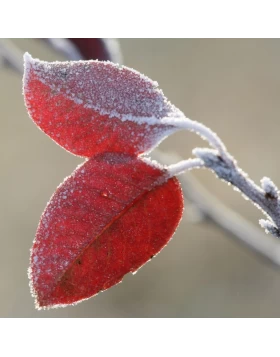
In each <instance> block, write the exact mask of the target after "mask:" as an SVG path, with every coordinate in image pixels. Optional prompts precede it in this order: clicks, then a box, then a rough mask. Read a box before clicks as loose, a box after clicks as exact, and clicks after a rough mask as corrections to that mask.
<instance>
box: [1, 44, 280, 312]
mask: <svg viewBox="0 0 280 357" xmlns="http://www.w3.org/2000/svg"><path fill="white" fill-rule="evenodd" d="M12 41H13V43H14V44H16V45H17V46H18V47H19V48H20V49H21V50H22V51H23V52H25V51H28V52H30V53H31V54H32V56H33V57H38V58H40V59H42V60H50V61H52V60H63V59H64V58H65V57H63V55H62V54H60V53H58V52H56V51H55V50H54V49H52V48H51V47H50V46H49V45H48V44H47V43H46V42H44V41H39V40H35V39H18V40H15V39H13V40H12ZM119 43H120V47H121V50H122V54H123V63H124V64H125V65H126V66H129V67H132V68H134V69H136V70H138V71H140V72H142V73H144V74H146V75H147V76H149V77H150V78H151V79H153V80H156V81H158V83H159V86H160V88H161V89H162V90H163V91H164V94H165V95H166V96H167V97H168V99H169V100H170V101H171V102H172V103H173V104H174V105H176V106H177V107H178V108H180V109H181V110H182V111H183V112H184V113H185V114H186V116H188V117H190V118H192V119H194V120H198V121H200V122H202V123H204V124H205V125H207V126H209V127H210V128H211V129H212V130H214V131H216V132H217V133H218V134H219V136H220V137H221V138H222V139H223V141H224V142H225V143H226V145H227V148H228V150H229V152H230V153H231V154H232V155H234V157H235V158H236V159H237V160H238V163H239V165H240V167H242V168H243V170H244V171H246V172H248V173H249V175H250V177H251V178H252V179H253V180H255V181H256V182H257V183H258V182H259V180H260V179H261V178H262V177H263V176H268V177H271V179H272V180H274V182H275V183H276V184H278V186H279V185H280V169H279V167H278V166H279V165H278V157H279V151H280V150H279V148H278V145H279V130H280V119H279V118H280V101H279V93H280V70H279V63H280V40H274V39H273V40H272V39H271V40H270V39H121V40H119ZM0 104H1V105H0V118H1V119H0V155H1V186H0V190H1V192H0V195H1V196H0V197H1V200H0V217H1V233H2V234H1V239H0V250H1V253H2V254H1V259H0V281H1V284H0V317H280V304H279V301H280V270H277V269H276V268H274V267H273V266H272V265H270V264H267V263H266V262H265V261H263V260H261V259H260V258H259V257H257V256H255V255H254V254H253V253H252V252H250V251H249V250H247V249H246V248H244V247H243V246H241V245H239V244H237V243H236V242H235V241H233V240H232V239H230V237H229V236H228V235H227V234H225V233H224V232H223V231H222V230H221V229H220V228H219V227H217V226H215V225H213V224H211V223H207V222H200V223H197V224H195V223H194V222H192V221H191V220H190V219H189V218H188V212H189V210H188V202H186V209H185V214H184V218H183V220H182V222H181V224H180V226H179V228H178V230H177V231H176V234H175V235H174V237H173V239H172V241H171V242H170V243H169V244H168V245H167V247H165V248H164V250H163V251H162V252H161V253H160V254H159V255H158V256H157V257H156V258H155V259H153V260H152V261H151V262H149V263H148V264H146V265H145V266H144V267H143V268H141V269H140V270H139V271H138V272H137V274H136V275H134V276H132V275H131V274H128V275H127V276H126V277H125V278H124V280H123V282H122V283H121V284H119V285H117V286H115V287H113V288H111V289H109V290H107V291H105V292H104V293H101V294H99V295H98V296H96V297H94V298H92V299H89V300H87V301H84V302H82V303H80V304H78V305H76V306H73V307H72V306H71V307H67V308H60V309H55V310H48V311H37V310H35V308H34V301H33V298H32V297H31V295H30V291H29V285H28V278H27V268H28V265H29V253H30V252H29V249H30V248H31V246H32V241H33V238H34V235H35V232H36V228H37V224H38V222H39V218H40V215H41V213H42V211H43V209H44V208H45V205H46V203H47V201H48V200H49V198H50V196H51V195H52V193H53V192H54V190H55V189H56V187H57V186H58V184H59V183H60V182H61V181H62V180H63V179H64V177H65V176H68V175H69V174H70V173H71V172H72V171H73V170H74V168H75V167H76V166H77V165H78V164H79V163H81V162H82V159H80V158H77V157H74V156H73V155H71V154H69V153H67V152H66V151H64V150H63V149H62V148H60V147H59V146H58V145H56V144H55V143H54V142H53V141H52V140H50V139H49V138H48V137H47V136H46V135H45V134H43V133H42V132H41V131H39V130H38V129H37V128H36V126H35V125H34V124H33V123H32V121H31V120H30V119H29V117H28V115H27V112H26V109H25V106H24V102H23V96H22V78H21V76H20V75H19V74H18V73H17V72H15V71H13V70H12V69H11V68H9V67H7V66H5V67H4V66H2V67H0ZM196 146H207V145H206V144H205V142H203V141H202V140H201V139H200V138H199V137H197V136H196V135H195V134H192V133H188V132H181V133H177V134H174V135H173V136H172V137H170V138H168V139H167V140H166V141H164V142H163V143H162V144H161V145H160V148H161V150H162V151H164V152H166V153H168V152H171V151H175V152H176V153H178V154H179V155H180V156H182V157H183V158H188V157H190V156H191V151H192V149H193V148H194V147H196ZM193 174H194V175H195V177H196V178H197V180H199V181H200V182H201V183H203V185H205V186H206V187H207V188H208V190H209V191H210V192H211V193H213V194H215V195H216V196H217V197H218V198H220V199H221V200H222V201H223V202H225V203H226V204H227V205H228V206H229V207H231V208H232V209H234V210H236V211H238V212H239V213H240V214H242V215H243V216H244V217H246V218H247V219H248V220H250V221H252V222H254V223H255V224H256V226H257V225H258V220H259V219H260V218H263V217H262V214H261V212H260V211H258V210H257V209H256V208H255V207H254V206H253V205H252V204H251V203H249V202H247V201H245V200H244V199H243V198H242V197H241V195H240V194H239V193H237V192H235V191H233V190H232V188H231V187H228V186H227V185H226V184H225V183H223V182H221V181H219V180H217V179H216V178H215V177H214V175H213V174H212V173H211V172H208V171H207V170H201V171H196V172H194V173H193Z"/></svg>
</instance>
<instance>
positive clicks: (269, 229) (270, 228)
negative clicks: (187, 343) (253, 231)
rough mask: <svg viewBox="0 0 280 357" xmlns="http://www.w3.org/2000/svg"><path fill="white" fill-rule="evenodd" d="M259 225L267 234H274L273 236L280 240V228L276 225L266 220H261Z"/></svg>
mask: <svg viewBox="0 0 280 357" xmlns="http://www.w3.org/2000/svg"><path fill="white" fill-rule="evenodd" d="M259 224H260V226H261V227H262V228H264V229H265V233H266V234H269V233H270V234H272V235H273V236H275V237H277V238H280V236H279V230H278V228H277V227H276V225H275V224H274V223H273V222H271V221H269V220H265V219H260V220H259Z"/></svg>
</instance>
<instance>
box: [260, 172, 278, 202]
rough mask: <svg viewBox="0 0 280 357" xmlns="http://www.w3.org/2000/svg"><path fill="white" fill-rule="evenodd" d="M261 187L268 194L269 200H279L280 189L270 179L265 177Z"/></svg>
mask: <svg viewBox="0 0 280 357" xmlns="http://www.w3.org/2000/svg"><path fill="white" fill-rule="evenodd" d="M261 185H262V188H263V190H264V192H265V193H266V197H267V198H277V197H278V188H277V187H276V185H275V184H274V183H273V182H272V181H271V179H270V178H269V177H264V178H262V179H261Z"/></svg>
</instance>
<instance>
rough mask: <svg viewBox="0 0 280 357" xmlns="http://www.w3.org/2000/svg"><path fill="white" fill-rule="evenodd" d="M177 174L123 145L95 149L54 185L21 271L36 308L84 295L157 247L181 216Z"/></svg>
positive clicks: (134, 267) (138, 262) (116, 280)
mask: <svg viewBox="0 0 280 357" xmlns="http://www.w3.org/2000/svg"><path fill="white" fill-rule="evenodd" d="M182 209H183V199H182V192H181V188H180V185H179V182H178V181H177V179H176V178H174V177H173V178H170V177H169V175H168V172H167V171H166V170H165V169H163V168H161V167H159V165H155V164H153V163H151V162H150V161H148V160H147V159H142V158H136V157H135V156H131V155H129V154H126V153H102V154H98V155H96V156H94V157H92V158H90V159H89V160H88V161H86V162H85V163H84V164H83V165H81V166H79V167H78V168H77V169H76V170H75V171H74V172H73V174H72V175H71V176H69V177H68V178H67V179H65V180H64V182H63V183H62V184H61V185H60V186H59V187H58V188H57V190H56V192H55V193H54V195H53V196H52V198H51V200H50V202H49V203H48V205H47V207H46V209H45V211H44V213H43V215H42V217H41V220H40V223H39V227H38V230H37V233H36V237H35V241H34V244H33V248H32V253H31V266H30V270H29V276H30V279H31V286H32V291H33V294H34V295H35V298H36V304H37V308H48V307H56V306H63V305H68V304H72V303H76V302H79V301H81V300H84V299H87V298H89V297H91V296H93V295H95V294H98V293H99V292H100V291H102V290H105V289H108V288H110V287H111V286H113V285H115V284H117V283H119V282H120V281H121V280H122V278H123V276H124V275H125V274H127V273H129V272H135V271H136V270H137V269H139V268H140V267H141V266H142V265H143V264H145V263H146V262H147V261H149V260H150V259H151V258H152V257H153V256H154V255H155V254H157V253H158V252H159V251H160V250H161V249H162V248H163V247H164V246H165V245H166V244H167V243H168V241H169V240H170V238H171V237H172V235H173V233H174V231H175V229H176V227H177V225H178V223H179V221H180V219H181V216H182Z"/></svg>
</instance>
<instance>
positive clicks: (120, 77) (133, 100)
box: [23, 53, 185, 130]
mask: <svg viewBox="0 0 280 357" xmlns="http://www.w3.org/2000/svg"><path fill="white" fill-rule="evenodd" d="M24 66H25V74H24V81H23V82H24V87H25V88H27V84H28V78H29V73H30V69H31V68H32V69H33V71H34V73H35V74H36V76H37V78H38V79H39V80H40V81H41V82H42V83H43V84H45V85H47V86H49V87H50V88H51V89H52V90H53V91H54V92H59V93H62V94H63V95H64V96H65V97H66V98H67V99H70V100H72V101H74V102H75V103H77V104H83V106H84V107H85V108H89V109H93V110H94V111H97V112H98V113H99V114H100V115H108V116H109V117H110V118H118V119H120V120H122V121H127V120H129V121H133V122H136V123H137V124H148V125H155V124H164V125H167V126H168V125H169V126H173V127H174V126H175V127H176V128H177V127H178V130H179V129H180V126H179V124H180V125H183V121H184V120H185V116H184V114H183V113H182V112H181V111H180V110H179V109H177V108H176V107H175V106H174V105H172V104H171V103H170V102H169V101H168V100H167V98H166V97H165V96H164V94H163V92H162V91H161V90H160V89H159V88H158V83H157V82H153V81H152V80H151V79H149V78H148V77H146V76H144V75H143V74H141V73H139V72H137V71H135V70H133V69H131V68H127V67H125V66H119V65H116V64H113V63H111V62H100V61H73V62H58V61H57V62H45V61H40V60H38V59H33V58H32V57H31V56H30V54H28V53H25V55H24ZM111 77H112V78H113V79H112V78H111ZM77 93H78V94H77Z"/></svg>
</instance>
